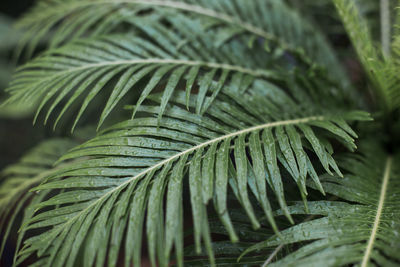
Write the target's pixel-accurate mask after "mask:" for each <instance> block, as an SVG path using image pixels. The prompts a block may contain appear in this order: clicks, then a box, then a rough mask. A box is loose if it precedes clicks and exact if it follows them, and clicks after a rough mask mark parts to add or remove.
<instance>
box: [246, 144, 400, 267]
mask: <svg viewBox="0 0 400 267" xmlns="http://www.w3.org/2000/svg"><path fill="white" fill-rule="evenodd" d="M361 152H362V154H363V155H357V154H353V155H346V157H343V159H342V160H341V161H340V163H341V166H342V167H343V168H345V169H346V170H348V172H349V173H348V174H346V175H345V176H344V178H339V177H332V176H331V177H323V178H321V180H322V184H323V186H324V189H325V190H326V192H327V193H329V194H333V195H335V196H337V197H338V198H339V199H340V200H337V201H315V202H308V204H309V206H308V207H309V211H308V212H306V211H305V210H304V208H302V207H301V205H300V204H298V205H294V206H290V207H289V211H290V213H291V214H292V215H295V214H308V215H315V216H317V217H320V216H321V217H320V218H318V219H314V220H310V221H308V222H304V223H301V224H298V225H296V226H293V227H291V228H288V229H286V230H284V231H282V232H281V234H282V237H273V238H270V239H269V240H267V241H265V242H263V243H260V244H258V245H256V246H254V247H252V248H251V249H249V250H248V251H252V250H254V249H257V248H263V247H269V246H276V245H278V244H292V243H299V242H303V244H304V245H303V246H302V247H301V248H299V249H298V250H296V251H295V252H293V253H291V254H289V255H287V256H285V257H284V258H282V259H280V260H278V261H276V262H275V263H273V264H270V265H268V266H282V265H284V266H320V265H321V264H323V265H324V266H343V265H348V264H360V266H374V265H378V266H396V265H398V264H399V262H400V257H399V254H398V250H399V248H400V237H399V231H400V223H399V222H400V217H399V212H398V207H399V203H400V198H399V196H400V195H399V186H400V169H399V162H400V157H399V155H398V154H397V155H389V154H387V152H385V151H384V150H383V149H382V148H381V147H380V145H379V144H377V142H376V141H368V142H367V143H365V144H364V145H363V146H362V148H361ZM278 214H279V213H278ZM280 214H281V212H280ZM304 242H306V243H304Z"/></svg>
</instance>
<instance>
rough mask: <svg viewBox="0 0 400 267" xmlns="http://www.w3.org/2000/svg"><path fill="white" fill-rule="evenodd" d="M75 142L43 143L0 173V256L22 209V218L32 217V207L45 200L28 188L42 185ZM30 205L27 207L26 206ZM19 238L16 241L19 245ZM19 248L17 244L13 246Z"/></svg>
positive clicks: (51, 141) (41, 194)
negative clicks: (0, 235)
mask: <svg viewBox="0 0 400 267" xmlns="http://www.w3.org/2000/svg"><path fill="white" fill-rule="evenodd" d="M77 144H78V142H76V141H73V140H70V139H61V138H60V139H57V138H54V139H52V140H48V141H44V142H43V143H41V144H39V145H38V146H36V147H35V148H33V149H32V150H31V151H30V152H28V153H27V154H26V155H25V156H23V157H22V158H21V160H20V161H19V162H18V163H16V164H13V165H10V166H8V167H7V168H5V169H4V170H3V171H2V172H1V173H0V232H1V234H2V241H1V248H0V256H1V255H2V252H3V249H4V246H5V244H6V242H7V240H8V236H9V234H10V232H11V230H12V228H13V227H14V228H15V227H17V226H18V225H17V222H18V217H17V216H18V215H19V214H20V213H22V211H23V209H24V218H27V217H29V216H31V215H33V210H34V208H33V207H32V206H33V205H35V204H37V203H38V202H40V201H41V200H42V199H43V198H44V197H46V195H47V194H46V192H41V193H40V194H35V193H33V192H29V190H30V189H32V188H33V187H35V186H37V185H39V184H40V183H41V182H43V180H44V178H45V177H46V176H47V175H49V171H50V170H51V169H52V168H53V164H54V163H55V162H56V161H57V160H58V159H59V158H60V157H61V156H62V155H63V154H64V153H66V152H67V151H68V150H69V149H71V148H72V147H74V146H76V145H77ZM29 203H30V207H26V205H28V204H29ZM20 241H21V239H19V240H18V242H20ZM17 246H19V244H17Z"/></svg>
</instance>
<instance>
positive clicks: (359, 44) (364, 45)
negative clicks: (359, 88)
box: [333, 0, 400, 110]
mask: <svg viewBox="0 0 400 267" xmlns="http://www.w3.org/2000/svg"><path fill="white" fill-rule="evenodd" d="M333 2H334V3H335V5H336V8H337V10H338V12H339V15H340V16H341V18H342V21H343V24H344V26H345V28H346V30H347V33H348V34H349V36H350V39H351V41H352V43H353V45H354V47H355V49H356V51H357V54H358V56H359V58H360V61H361V62H362V65H363V66H364V68H365V71H366V73H367V75H368V76H369V77H370V79H371V81H372V83H373V88H374V90H376V91H377V94H378V97H379V100H380V101H381V103H380V104H381V106H382V108H385V109H389V110H391V109H396V108H398V107H399V106H400V87H399V79H398V69H399V67H398V66H399V65H398V64H396V62H395V60H393V58H392V57H391V56H389V53H390V52H391V51H392V49H393V47H392V44H391V41H392V40H391V39H392V36H390V34H386V35H387V36H385V38H383V39H385V41H384V43H385V44H384V45H385V46H387V47H385V48H384V49H383V47H382V45H381V46H377V45H376V44H375V42H374V40H373V39H372V37H371V33H370V29H369V27H368V24H367V22H366V20H365V18H364V17H362V16H361V15H360V13H359V10H358V7H357V5H356V4H355V3H354V1H349V0H334V1H333ZM388 12H389V11H388ZM391 26H392V25H391V24H390V22H389V25H383V26H382V31H384V30H387V29H390V27H391ZM382 34H383V35H385V33H382ZM386 43H387V44H386ZM381 48H382V49H381ZM382 50H384V51H387V52H385V53H383V52H382ZM384 54H387V55H386V56H385V55H384Z"/></svg>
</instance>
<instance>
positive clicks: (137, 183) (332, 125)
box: [19, 80, 368, 266]
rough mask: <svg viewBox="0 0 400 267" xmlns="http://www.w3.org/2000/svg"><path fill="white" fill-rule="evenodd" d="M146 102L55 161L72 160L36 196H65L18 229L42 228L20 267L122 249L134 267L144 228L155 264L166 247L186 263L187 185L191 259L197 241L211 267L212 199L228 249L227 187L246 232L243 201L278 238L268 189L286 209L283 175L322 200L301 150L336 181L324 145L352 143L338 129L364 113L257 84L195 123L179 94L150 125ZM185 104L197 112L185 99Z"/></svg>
mask: <svg viewBox="0 0 400 267" xmlns="http://www.w3.org/2000/svg"><path fill="white" fill-rule="evenodd" d="M216 86H217V85H216ZM217 87H218V86H217ZM151 99H152V101H154V102H155V103H156V104H157V105H155V106H152V105H142V106H140V107H139V108H138V112H140V113H141V116H140V117H138V118H135V119H133V120H129V121H125V122H122V123H119V124H117V125H115V126H113V127H111V128H109V129H107V130H105V131H103V132H101V133H100V134H99V136H98V137H96V138H94V139H92V140H90V141H88V142H87V143H85V144H83V145H81V146H79V147H77V148H75V149H73V150H71V151H70V152H69V153H67V154H66V155H65V156H63V157H62V158H61V161H63V160H71V159H74V162H75V163H74V164H71V166H69V167H67V168H64V169H61V170H59V171H58V172H55V173H53V174H52V175H50V176H49V177H48V178H47V181H46V183H44V184H42V185H40V186H38V187H37V188H36V190H53V189H65V192H64V193H60V194H58V195H56V196H55V197H53V198H51V199H49V200H46V201H44V202H41V203H40V204H39V205H38V206H37V209H38V212H37V213H36V215H35V216H34V217H33V218H32V219H31V220H30V221H28V222H26V224H27V227H28V228H27V229H43V228H44V230H45V231H43V233H42V234H40V235H38V236H35V237H33V238H30V239H27V240H26V241H25V246H24V248H23V249H22V250H21V251H20V252H19V257H20V260H19V262H22V261H23V259H24V258H25V257H27V256H29V255H31V254H32V253H36V254H37V256H38V258H39V261H38V262H40V263H41V264H43V266H64V265H66V266H73V265H74V264H76V263H77V255H78V252H79V251H80V252H83V254H82V255H84V257H83V263H82V264H83V265H84V266H91V265H92V264H94V263H95V264H96V265H97V266H103V264H104V263H105V262H106V261H107V264H108V265H109V266H114V265H115V264H116V261H117V259H118V255H119V252H120V251H124V252H125V253H124V255H125V265H126V266H129V265H130V263H131V262H132V261H133V263H134V265H135V266H139V265H140V258H141V256H140V255H141V244H142V242H141V240H142V238H143V237H142V235H143V234H142V228H143V225H144V224H145V225H146V233H147V242H148V251H149V255H150V259H151V261H152V263H155V262H158V264H159V265H160V266H166V265H168V262H169V258H170V253H171V250H172V249H173V248H174V249H175V252H176V255H177V264H178V265H182V260H183V256H182V255H183V235H182V232H183V218H184V217H183V204H184V203H183V202H182V197H183V196H182V195H183V187H184V186H185V184H188V187H189V188H188V190H189V191H190V204H191V205H190V206H191V209H192V215H193V222H194V240H195V247H196V250H197V252H199V251H200V247H201V242H203V243H204V244H205V247H206V248H207V249H206V251H207V253H208V254H209V256H210V260H211V263H212V262H213V256H212V255H213V253H212V250H211V247H210V246H211V238H210V231H209V225H208V220H207V204H208V203H210V202H212V203H213V204H214V207H215V210H216V213H217V214H218V216H219V218H220V220H221V222H222V223H223V225H224V227H225V229H226V231H227V232H228V234H229V236H230V239H231V241H233V242H235V241H237V240H238V235H237V233H236V231H235V229H234V227H233V226H232V222H231V220H230V215H229V212H228V206H227V192H228V190H231V191H232V192H233V194H234V195H235V197H236V199H237V200H238V201H239V202H240V203H241V205H242V207H243V209H244V211H245V212H246V214H247V216H248V217H249V219H250V221H251V223H252V226H253V227H254V228H258V227H259V226H260V223H259V220H258V218H257V216H256V215H255V213H254V210H253V207H252V205H254V202H253V204H252V202H251V201H250V194H251V195H252V196H253V197H254V198H255V199H256V201H257V202H258V203H259V204H260V206H261V207H262V209H263V211H264V213H265V215H266V216H267V218H268V221H269V223H270V224H271V225H272V228H274V229H275V231H276V230H277V227H276V224H275V220H274V219H273V216H272V213H271V212H272V210H271V207H270V203H269V200H268V199H270V198H271V196H267V186H268V188H269V189H268V190H269V191H270V192H272V193H273V195H275V196H274V198H276V199H277V201H278V203H279V206H280V207H281V208H282V209H283V210H284V211H285V210H287V205H286V202H285V197H284V193H283V189H284V182H283V179H282V178H281V173H284V174H285V176H286V175H288V177H291V180H292V181H293V182H294V183H295V184H297V186H298V188H299V192H300V193H301V195H302V197H303V199H304V200H305V199H306V195H307V190H306V180H307V178H308V177H309V178H310V179H311V180H312V181H313V182H314V183H315V186H316V187H317V188H319V190H320V191H321V192H322V193H323V192H324V191H323V188H322V187H321V186H320V182H319V180H318V177H317V174H316V171H315V169H314V167H313V164H312V163H311V160H310V155H309V154H310V153H313V154H315V156H316V157H317V158H318V159H319V161H320V166H321V167H322V168H324V169H325V170H326V171H327V172H329V173H332V172H333V171H334V172H336V173H337V174H338V175H340V171H339V169H338V168H337V165H336V163H335V161H334V160H333V158H332V155H331V152H332V151H331V145H330V142H329V141H328V140H329V139H330V138H332V137H334V138H336V139H338V140H339V141H341V142H343V143H345V144H347V145H348V146H350V147H354V143H353V141H354V140H353V137H354V135H355V133H354V132H353V131H352V130H351V128H350V127H349V126H348V124H347V123H346V121H347V120H350V121H351V120H365V119H368V116H367V115H366V114H365V113H362V112H361V113H360V112H351V113H348V112H341V111H340V109H338V107H336V108H335V109H334V111H330V110H329V109H327V108H326V107H324V108H317V106H318V105H311V104H310V103H311V102H310V100H309V99H308V101H307V98H306V97H305V96H304V98H303V99H302V101H298V100H297V99H293V98H291V97H290V96H289V95H287V94H286V93H284V91H283V90H281V89H279V88H277V87H276V86H274V85H272V84H270V83H267V82H263V81H261V80H259V81H257V82H255V83H254V86H253V88H252V89H251V90H249V91H248V92H247V93H244V94H237V93H232V92H231V91H230V90H226V91H225V93H224V94H222V95H221V94H220V95H219V96H218V98H217V99H216V100H215V101H214V102H213V105H211V106H210V107H209V109H207V110H206V111H205V114H204V115H203V116H202V117H200V116H199V115H196V114H193V113H191V112H190V111H186V110H185V105H186V103H187V102H186V95H185V93H184V92H181V91H176V92H174V94H173V97H172V98H171V101H170V102H171V103H174V104H173V105H172V106H170V105H167V106H166V107H165V110H164V115H163V117H162V119H161V120H159V119H158V118H157V117H158V116H159V115H158V114H159V112H160V109H161V107H162V102H164V101H165V99H164V97H163V96H162V95H155V96H152V97H151ZM204 101H205V102H208V101H211V98H209V97H206V98H205V100H204ZM189 108H190V109H195V108H196V99H195V98H194V97H193V96H191V97H190V99H189ZM146 114H147V115H146ZM352 136H353V137H352ZM79 159H80V160H79ZM76 160H77V161H76ZM281 166H282V167H281ZM186 176H188V179H187V180H186V179H185V177H186ZM56 205H57V206H59V208H57V209H55V208H54V207H55V206H56ZM285 214H286V215H287V218H288V219H289V220H291V217H290V215H289V214H288V213H287V212H285Z"/></svg>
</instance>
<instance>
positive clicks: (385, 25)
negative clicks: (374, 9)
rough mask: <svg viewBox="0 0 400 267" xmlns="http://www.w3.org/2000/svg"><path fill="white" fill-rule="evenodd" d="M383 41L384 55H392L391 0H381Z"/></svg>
mask: <svg viewBox="0 0 400 267" xmlns="http://www.w3.org/2000/svg"><path fill="white" fill-rule="evenodd" d="M380 11H381V42H382V52H383V55H384V56H385V57H386V58H388V57H390V6H389V0H381V6H380Z"/></svg>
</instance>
